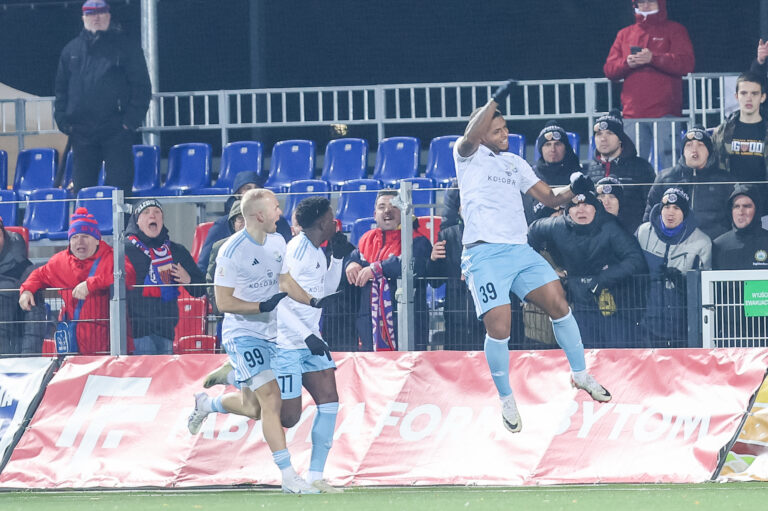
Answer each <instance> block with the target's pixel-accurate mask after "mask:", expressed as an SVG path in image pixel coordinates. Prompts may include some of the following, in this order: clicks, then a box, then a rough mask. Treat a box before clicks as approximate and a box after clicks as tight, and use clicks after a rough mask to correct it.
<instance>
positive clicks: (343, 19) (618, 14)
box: [0, 0, 760, 148]
mask: <svg viewBox="0 0 768 511" xmlns="http://www.w3.org/2000/svg"><path fill="white" fill-rule="evenodd" d="M668 3H669V5H668V11H669V18H670V19H672V20H675V21H678V22H680V23H682V24H683V25H685V27H686V28H687V29H688V32H689V34H690V36H691V40H692V41H693V45H694V49H695V52H696V72H733V71H742V70H745V69H747V68H748V67H749V63H750V61H751V60H752V59H753V58H754V56H755V48H756V46H757V40H758V38H759V18H760V16H759V4H760V1H759V0H734V1H731V2H724V1H722V0H669V2H668ZM32 4H34V8H31V7H30V5H32ZM81 4H82V2H81V1H78V0H75V1H72V0H67V1H66V2H65V1H64V0H41V1H40V2H34V1H33V0H0V6H1V7H0V82H3V83H5V84H7V85H10V86H11V87H15V88H17V89H21V90H23V91H25V92H29V93H32V94H36V95H42V96H50V95H53V81H54V76H55V72H56V65H57V61H58V56H59V53H60V51H61V48H62V47H63V46H64V45H65V44H66V43H67V42H68V41H69V40H70V39H72V38H73V37H75V36H76V35H77V34H78V32H79V31H80V30H81V28H82V22H81V19H80V18H81V11H80V6H81ZM111 5H112V18H113V20H114V21H115V22H119V23H121V24H122V25H123V27H124V28H125V30H126V31H127V32H128V33H129V34H131V35H132V36H133V37H135V38H136V40H137V41H138V40H139V37H140V32H141V17H140V7H141V2H140V0H114V1H113V2H111ZM157 9H158V20H159V23H158V43H159V68H160V83H159V87H158V89H159V90H160V91H164V92H166V91H192V90H217V89H240V88H258V87H311V86H327V85H356V84H375V83H413V82H455V81H483V80H488V81H492V80H503V79H506V78H509V77H515V78H519V79H537V78H540V79H551V78H569V77H570V78H585V77H601V76H603V72H602V66H603V63H604V62H605V57H606V56H607V54H608V50H609V49H610V46H611V43H612V42H613V40H614V38H615V36H616V32H617V31H618V30H619V29H620V28H622V27H624V26H627V25H629V24H631V23H633V21H634V17H633V14H632V7H631V2H630V0H583V1H578V0H557V1H542V0H506V1H498V0H497V1H494V2H489V1H485V0H477V1H471V2H467V1H466V0H462V1H457V0H439V1H438V0H432V1H429V2H427V1H420V0H408V1H406V0H387V1H370V0H304V1H291V0H271V1H267V0H161V1H159V2H158V4H157ZM565 124H566V128H569V126H567V122H566V123H565ZM538 128H539V126H535V127H533V126H532V127H530V130H529V127H520V131H521V132H523V131H536V130H537V129H538ZM569 129H570V128H569ZM572 129H577V126H573V128H572ZM460 130H461V126H456V125H448V126H445V127H444V128H443V131H444V132H445V133H444V134H448V133H455V132H459V131H460ZM423 131H424V127H423V126H409V125H398V126H394V127H389V128H387V135H388V136H392V135H396V134H412V135H415V136H420V137H422V138H423V139H425V140H428V138H426V137H427V136H434V131H433V132H431V133H430V134H427V133H426V132H424V133H422V132H423ZM438 134H443V133H438ZM349 135H350V136H360V137H364V138H367V139H368V140H370V141H375V139H376V132H375V128H370V127H360V126H358V127H353V128H351V130H350V134H349ZM185 137H194V140H198V141H207V142H210V143H213V144H214V145H217V141H218V133H212V132H197V133H194V134H179V135H176V134H174V135H167V136H166V135H164V137H163V146H164V147H165V148H167V147H168V144H169V143H177V142H182V141H191V140H192V139H188V138H185ZM301 137H307V138H313V139H315V140H316V141H317V142H318V144H319V147H322V144H323V143H324V140H323V138H324V137H323V136H318V133H317V129H315V131H312V130H303V129H295V128H294V129H291V130H285V131H281V130H280V129H277V130H270V131H269V133H266V132H264V131H261V132H258V131H256V130H241V132H237V131H234V132H233V133H232V138H233V139H237V138H256V139H259V140H262V141H264V142H265V143H266V144H267V147H269V145H270V144H271V143H273V142H274V140H278V139H281V138H301Z"/></svg>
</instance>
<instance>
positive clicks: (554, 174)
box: [533, 140, 581, 186]
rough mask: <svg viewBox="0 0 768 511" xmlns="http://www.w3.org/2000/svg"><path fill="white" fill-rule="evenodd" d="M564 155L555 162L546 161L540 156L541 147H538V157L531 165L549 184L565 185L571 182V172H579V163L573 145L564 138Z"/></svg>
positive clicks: (540, 177)
mask: <svg viewBox="0 0 768 511" xmlns="http://www.w3.org/2000/svg"><path fill="white" fill-rule="evenodd" d="M563 145H565V156H564V157H563V159H562V160H561V161H559V162H557V163H547V162H546V161H544V158H543V157H542V156H541V147H539V155H538V156H539V159H538V161H537V162H536V165H535V166H534V167H533V171H534V172H535V173H536V175H537V176H538V177H539V179H541V180H542V181H544V182H545V183H547V184H548V185H550V186H566V185H569V184H571V174H572V173H574V172H581V164H580V163H579V158H578V157H577V156H576V153H574V152H573V147H571V144H569V143H568V141H567V140H566V141H565V143H564V144H563Z"/></svg>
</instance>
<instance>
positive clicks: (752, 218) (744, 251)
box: [712, 185, 768, 270]
mask: <svg viewBox="0 0 768 511" xmlns="http://www.w3.org/2000/svg"><path fill="white" fill-rule="evenodd" d="M761 205H762V203H761V200H760V191H759V189H758V188H757V187H755V186H748V185H736V187H735V189H734V190H733V193H731V196H730V198H729V199H728V206H729V208H730V210H731V215H730V216H731V223H732V225H733V228H732V229H731V230H730V231H728V232H726V233H725V234H723V235H722V236H719V237H718V238H716V239H715V240H714V241H713V242H712V269H713V270H764V269H766V268H768V231H766V230H765V229H763V228H762V225H761V221H760V214H761V213H762V209H761Z"/></svg>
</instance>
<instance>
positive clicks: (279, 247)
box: [213, 229, 288, 340]
mask: <svg viewBox="0 0 768 511" xmlns="http://www.w3.org/2000/svg"><path fill="white" fill-rule="evenodd" d="M283 273H288V266H287V265H286V264H285V240H284V239H283V237H282V236H281V235H280V234H277V233H273V234H267V237H266V238H265V239H264V244H263V245H262V244H259V243H257V242H256V240H254V239H253V238H252V237H251V236H250V235H249V234H248V233H247V232H246V230H245V229H243V230H241V231H238V232H236V233H235V234H233V235H232V236H230V237H229V239H228V240H227V241H226V242H225V243H224V244H223V245H222V246H221V248H220V249H219V254H218V256H217V257H216V275H215V276H214V280H213V284H214V285H215V286H223V287H231V288H233V289H234V290H235V291H234V297H235V298H239V299H241V300H243V301H246V302H263V301H265V300H267V299H269V298H270V297H272V296H273V295H275V294H277V293H279V292H280V285H279V282H278V277H279V276H280V274H283ZM283 300H286V298H284V299H283ZM276 316H277V313H276V312H275V311H274V310H273V311H271V312H262V313H260V314H232V313H229V312H226V313H224V322H223V323H222V331H221V336H222V338H223V339H225V340H230V339H233V338H235V337H242V336H250V337H258V338H260V339H265V340H274V339H275V337H276V336H277V323H276Z"/></svg>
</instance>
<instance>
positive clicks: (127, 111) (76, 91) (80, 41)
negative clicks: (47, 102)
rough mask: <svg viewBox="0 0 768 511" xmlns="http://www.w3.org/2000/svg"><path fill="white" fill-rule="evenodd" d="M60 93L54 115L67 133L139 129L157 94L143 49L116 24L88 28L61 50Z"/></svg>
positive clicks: (58, 81) (93, 133) (88, 133)
mask: <svg viewBox="0 0 768 511" xmlns="http://www.w3.org/2000/svg"><path fill="white" fill-rule="evenodd" d="M55 91H56V100H55V103H54V117H55V119H56V124H57V125H58V126H59V128H60V129H61V131H62V132H63V133H67V134H69V133H71V132H72V130H74V131H75V132H77V133H79V134H81V135H84V136H93V135H97V134H100V133H108V134H112V133H114V132H115V131H118V130H121V129H123V125H125V126H127V127H128V128H129V129H132V130H135V129H136V128H138V127H139V126H141V123H142V122H143V121H144V116H145V115H146V113H147V109H148V108H149V100H150V98H151V94H152V93H151V85H150V81H149V73H148V72H147V63H146V60H145V59H144V53H143V51H142V50H141V46H139V44H138V43H134V42H133V41H131V40H129V39H128V38H127V37H126V36H125V35H124V34H123V33H122V31H121V30H120V29H119V28H118V27H116V26H112V25H110V28H109V29H108V30H106V31H100V32H97V33H95V34H94V33H91V32H89V31H87V30H85V29H83V31H82V32H81V33H80V35H79V36H78V37H76V38H75V39H73V40H72V41H70V42H69V43H68V44H67V45H66V46H65V47H64V49H63V50H62V52H61V57H60V59H59V67H58V70H57V71H56V83H55Z"/></svg>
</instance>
